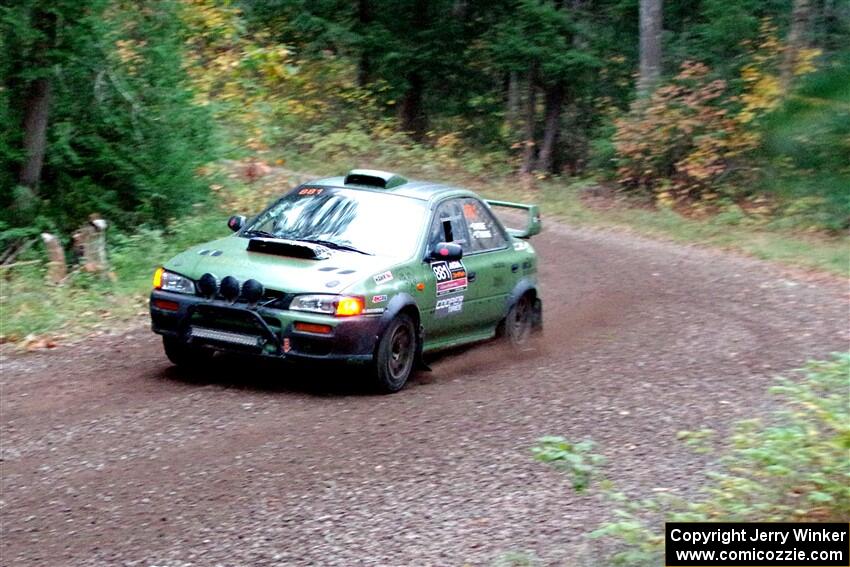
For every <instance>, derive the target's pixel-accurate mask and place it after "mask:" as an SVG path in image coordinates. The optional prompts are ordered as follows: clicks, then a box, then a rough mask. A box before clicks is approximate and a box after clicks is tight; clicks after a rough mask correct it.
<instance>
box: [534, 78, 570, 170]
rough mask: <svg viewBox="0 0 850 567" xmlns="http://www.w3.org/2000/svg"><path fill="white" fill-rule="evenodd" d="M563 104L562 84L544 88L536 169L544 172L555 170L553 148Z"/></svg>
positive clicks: (559, 129)
mask: <svg viewBox="0 0 850 567" xmlns="http://www.w3.org/2000/svg"><path fill="white" fill-rule="evenodd" d="M563 105H564V85H563V84H562V83H560V82H559V83H556V84H555V85H553V86H550V87H547V88H546V118H545V123H544V129H543V143H542V144H541V145H540V158H539V160H538V162H537V163H538V169H540V170H541V171H544V172H546V173H557V172H556V171H555V168H554V165H555V149H556V148H557V146H558V136H559V135H560V133H561V110H562V108H563Z"/></svg>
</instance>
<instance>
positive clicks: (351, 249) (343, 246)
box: [295, 238, 374, 256]
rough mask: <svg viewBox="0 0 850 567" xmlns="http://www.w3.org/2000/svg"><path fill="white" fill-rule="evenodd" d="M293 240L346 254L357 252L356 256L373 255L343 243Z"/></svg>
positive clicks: (316, 239) (310, 239) (307, 239)
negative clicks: (342, 251) (346, 252)
mask: <svg viewBox="0 0 850 567" xmlns="http://www.w3.org/2000/svg"><path fill="white" fill-rule="evenodd" d="M295 240H296V241H298V242H309V243H311V244H319V245H321V246H327V247H328V248H333V249H334V250H346V251H348V252H357V253H358V254H365V255H366V256H374V254H372V253H371V252H366V251H365V250H361V249H359V248H357V247H356V246H352V245H351V244H346V243H345V242H334V241H333V240H322V239H321V238H296V239H295Z"/></svg>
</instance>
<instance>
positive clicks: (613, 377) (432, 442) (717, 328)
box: [0, 223, 848, 567]
mask: <svg viewBox="0 0 850 567" xmlns="http://www.w3.org/2000/svg"><path fill="white" fill-rule="evenodd" d="M534 242H535V244H536V245H537V248H538V250H539V251H540V254H541V255H542V257H543V261H542V278H543V297H544V302H545V303H544V305H545V324H546V330H545V335H544V338H543V340H542V343H541V344H538V345H537V347H536V350H535V351H533V352H529V353H527V354H526V355H525V356H522V357H516V356H511V355H506V354H505V350H504V349H502V348H501V347H500V346H498V345H496V344H487V345H483V346H478V347H475V348H472V349H467V350H464V351H461V352H455V353H452V354H450V355H445V356H442V357H440V358H437V359H435V360H434V361H433V363H432V368H433V372H430V373H419V374H418V375H417V376H416V378H415V379H414V380H413V381H412V383H411V384H410V385H409V386H408V387H407V388H406V389H405V390H404V391H402V392H401V393H399V394H396V395H392V396H376V395H371V394H369V393H367V392H364V391H363V390H362V389H358V388H357V387H356V386H352V385H351V377H350V376H348V375H346V374H345V373H339V375H338V376H336V377H335V378H334V379H325V380H318V379H317V378H316V376H315V375H310V374H309V373H307V372H300V373H299V375H297V376H293V375H286V373H285V372H282V371H281V369H279V368H276V367H272V368H259V369H254V368H251V367H246V366H241V365H237V366H233V365H231V366H222V367H221V368H220V369H219V371H218V372H217V373H215V374H213V375H210V376H209V377H208V378H206V379H203V380H193V379H189V378H188V377H185V376H181V375H180V374H179V373H178V372H177V371H175V370H174V369H173V368H172V367H171V366H170V365H169V363H168V361H167V360H166V359H165V357H164V356H163V354H162V351H161V348H160V343H159V340H158V338H157V337H155V336H154V335H152V334H151V333H149V332H148V331H147V329H146V328H143V324H142V323H141V322H140V326H139V329H138V330H135V331H132V332H130V333H128V334H123V335H118V336H106V337H99V338H96V339H91V340H88V341H85V342H82V343H80V344H78V345H76V346H74V347H70V346H64V347H60V348H57V349H55V350H52V351H47V352H43V353H39V354H30V355H22V356H18V355H13V356H10V357H7V358H6V359H5V360H4V361H3V368H2V378H0V388H2V390H0V396H2V398H0V410H2V411H1V412H0V413H2V416H0V417H2V420H0V422H2V429H0V436H2V437H0V441H1V442H2V495H0V499H2V500H0V519H2V542H0V563H2V565H8V566H15V567H23V566H29V565H45V566H61V565H74V566H87V565H138V566H149V565H158V566H173V567H178V566H179V567H185V566H189V565H192V566H207V565H222V566H225V565H226V566H241V565H246V566H247V565H252V566H253V565H341V566H354V565H393V566H402V565H410V566H426V565H434V566H461V565H475V566H478V565H491V564H493V563H494V562H495V561H497V560H499V558H500V557H504V554H505V553H509V552H518V551H523V552H526V553H528V554H533V555H534V556H536V557H538V558H539V559H540V562H541V564H544V565H566V564H572V561H573V560H574V559H575V558H576V557H587V554H588V548H586V546H585V543H583V542H584V539H583V537H582V534H583V533H585V532H587V531H589V530H590V529H592V528H594V527H596V526H597V525H598V523H599V522H600V521H602V520H604V519H605V518H606V516H607V515H608V514H609V513H610V510H609V508H608V507H607V506H606V505H605V504H604V502H603V501H602V500H601V499H599V498H596V497H594V496H593V495H589V496H588V495H575V494H573V493H572V492H571V490H570V488H569V485H568V483H567V479H566V478H564V477H563V476H562V475H561V474H560V473H558V472H557V471H554V470H552V469H551V468H549V467H547V466H545V465H542V464H540V463H537V462H535V461H533V460H532V458H531V455H530V452H529V447H530V446H531V445H532V444H533V443H534V441H535V439H537V438H538V437H540V436H542V435H546V434H560V435H565V436H567V437H569V438H571V439H585V438H591V439H593V440H595V441H596V442H597V443H598V450H599V451H600V452H602V453H604V454H606V455H607V456H608V458H609V462H610V464H609V466H608V467H607V470H606V472H607V474H608V476H609V477H610V478H612V479H613V480H614V481H615V482H617V483H618V484H619V485H620V486H621V487H622V488H623V489H625V490H626V491H627V492H628V493H629V494H631V495H632V496H636V497H643V496H649V495H651V491H652V490H653V489H666V490H671V491H679V492H685V493H687V491H692V490H694V488H695V487H696V486H697V485H698V483H699V480H700V477H699V475H698V474H696V473H698V471H699V470H700V469H701V467H702V465H703V463H704V460H705V459H706V457H704V456H699V455H694V454H693V453H692V452H690V451H689V450H688V449H687V448H685V447H683V446H682V445H681V444H680V443H679V442H677V441H676V433H677V432H678V431H680V430H683V429H696V428H702V427H713V428H716V429H719V430H720V431H723V430H725V429H727V428H728V427H729V425H730V424H731V422H733V421H734V420H736V419H740V418H745V417H749V416H753V415H758V414H760V413H763V412H764V411H766V410H767V409H769V407H770V404H771V403H772V402H771V399H770V397H769V395H768V394H767V393H766V389H767V388H768V387H769V385H770V384H771V383H772V377H773V376H774V375H776V374H777V373H781V372H786V371H788V370H790V369H792V368H795V367H797V366H799V365H800V364H802V363H803V362H804V361H805V360H806V359H807V358H812V357H823V356H825V355H827V354H828V353H830V352H832V351H836V350H841V349H846V348H848V302H847V295H846V286H844V285H842V284H841V283H838V282H834V281H816V280H813V279H811V278H806V277H803V276H794V275H788V274H787V273H785V272H783V271H781V270H780V269H779V268H776V267H774V266H770V265H767V264H764V263H761V262H758V261H755V260H750V259H745V258H740V257H736V256H731V255H726V254H723V253H721V252H717V251H707V250H703V249H698V248H694V247H685V246H680V245H675V244H670V243H663V242H655V241H651V240H646V239H642V238H637V237H634V236H630V235H627V234H620V233H610V232H602V231H592V230H577V229H571V228H567V227H563V226H553V225H552V223H549V228H548V229H547V230H546V231H545V232H544V234H542V235H541V236H540V237H538V238H537V239H535V241H534ZM313 374H315V373H313ZM594 563H595V562H594Z"/></svg>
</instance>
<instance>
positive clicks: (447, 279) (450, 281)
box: [431, 260, 469, 295]
mask: <svg viewBox="0 0 850 567" xmlns="http://www.w3.org/2000/svg"><path fill="white" fill-rule="evenodd" d="M431 270H433V272H434V277H436V278H437V295H445V294H447V293H454V292H456V291H463V290H465V289H466V286H467V285H468V283H469V282H468V280H467V277H466V268H465V267H464V266H463V262H462V261H460V260H455V261H452V262H432V263H431Z"/></svg>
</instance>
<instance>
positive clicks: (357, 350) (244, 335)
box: [150, 290, 382, 363]
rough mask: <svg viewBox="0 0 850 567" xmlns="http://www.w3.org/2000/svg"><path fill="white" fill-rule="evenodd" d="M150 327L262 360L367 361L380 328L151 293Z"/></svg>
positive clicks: (371, 322) (373, 323)
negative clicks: (307, 328)
mask: <svg viewBox="0 0 850 567" xmlns="http://www.w3.org/2000/svg"><path fill="white" fill-rule="evenodd" d="M150 314H151V328H152V330H153V331H154V332H155V333H157V334H160V335H163V336H168V337H172V338H176V339H178V340H180V341H182V342H185V343H186V344H193V345H197V346H202V347H205V348H212V349H216V350H221V351H225V352H234V353H241V354H253V355H260V356H263V357H267V358H280V359H283V358H287V359H294V360H299V359H300V360H313V361H319V360H327V361H343V362H360V363H364V362H370V361H371V360H372V358H373V355H374V352H375V345H376V343H377V340H378V337H379V335H380V333H381V330H382V324H381V318H380V316H379V315H378V316H375V315H363V316H357V317H346V318H338V317H330V316H326V315H320V314H315V313H304V312H298V311H289V310H286V309H270V308H263V307H259V308H249V307H248V306H247V305H245V304H240V303H236V304H231V303H228V302H226V301H220V300H210V299H205V298H201V297H197V296H191V295H184V294H179V293H171V292H166V291H160V290H155V291H153V292H152V293H151V296H150ZM296 322H303V323H311V324H314V325H325V326H328V327H330V328H331V332H330V333H327V334H320V333H312V332H303V331H297V330H295V328H294V325H295V323H296Z"/></svg>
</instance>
